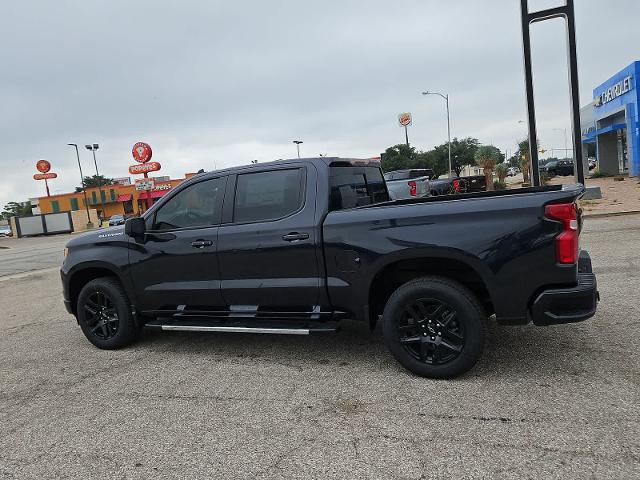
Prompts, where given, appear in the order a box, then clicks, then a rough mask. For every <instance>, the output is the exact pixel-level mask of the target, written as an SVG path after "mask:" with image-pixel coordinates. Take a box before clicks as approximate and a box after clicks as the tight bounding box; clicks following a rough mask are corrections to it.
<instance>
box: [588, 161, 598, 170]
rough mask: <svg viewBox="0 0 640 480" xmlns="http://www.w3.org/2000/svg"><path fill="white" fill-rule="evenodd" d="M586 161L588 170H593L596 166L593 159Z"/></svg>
mask: <svg viewBox="0 0 640 480" xmlns="http://www.w3.org/2000/svg"><path fill="white" fill-rule="evenodd" d="M588 161H589V170H593V169H594V168H596V166H597V165H598V163H597V162H596V159H595V158H590V159H589V160H588Z"/></svg>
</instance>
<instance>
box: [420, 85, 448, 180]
mask: <svg viewBox="0 0 640 480" xmlns="http://www.w3.org/2000/svg"><path fill="white" fill-rule="evenodd" d="M422 95H439V96H441V97H442V98H444V101H445V102H446V104H447V142H448V144H449V178H451V177H452V176H453V170H452V169H451V117H450V116H449V94H448V93H447V94H442V93H438V92H429V91H426V92H422Z"/></svg>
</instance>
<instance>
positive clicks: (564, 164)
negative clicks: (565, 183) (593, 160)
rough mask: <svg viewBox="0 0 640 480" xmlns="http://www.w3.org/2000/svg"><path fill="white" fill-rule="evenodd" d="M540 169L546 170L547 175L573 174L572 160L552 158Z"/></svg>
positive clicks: (564, 175)
mask: <svg viewBox="0 0 640 480" xmlns="http://www.w3.org/2000/svg"><path fill="white" fill-rule="evenodd" d="M541 170H542V171H544V172H546V173H547V175H549V176H554V175H559V176H562V177H566V176H569V175H573V174H574V173H573V161H572V160H558V161H555V160H553V161H551V162H549V163H547V164H546V165H544V167H543V168H541Z"/></svg>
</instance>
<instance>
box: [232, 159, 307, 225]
mask: <svg viewBox="0 0 640 480" xmlns="http://www.w3.org/2000/svg"><path fill="white" fill-rule="evenodd" d="M303 180H304V175H303V170H302V169H301V168H294V169H286V170H272V171H270V172H257V173H245V174H242V175H238V181H237V183H236V198H235V202H234V209H233V221H234V222H236V223H244V222H259V221H268V220H277V219H279V218H283V217H286V216H287V215H291V214H292V213H294V212H295V211H297V210H299V209H300V207H301V206H302V201H303V196H302V194H303V191H304V189H303Z"/></svg>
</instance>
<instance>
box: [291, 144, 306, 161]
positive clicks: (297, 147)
mask: <svg viewBox="0 0 640 480" xmlns="http://www.w3.org/2000/svg"><path fill="white" fill-rule="evenodd" d="M293 143H295V144H296V149H297V150H298V158H300V144H301V143H304V142H303V141H302V140H294V141H293Z"/></svg>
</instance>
